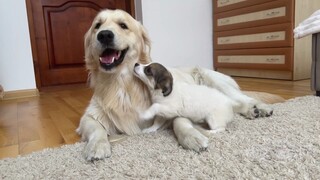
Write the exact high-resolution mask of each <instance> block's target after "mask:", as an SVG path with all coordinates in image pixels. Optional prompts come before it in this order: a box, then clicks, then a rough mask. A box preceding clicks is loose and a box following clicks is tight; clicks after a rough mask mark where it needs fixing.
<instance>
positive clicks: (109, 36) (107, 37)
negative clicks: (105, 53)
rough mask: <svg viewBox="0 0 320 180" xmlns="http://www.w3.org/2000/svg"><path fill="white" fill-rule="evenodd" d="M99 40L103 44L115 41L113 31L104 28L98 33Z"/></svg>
mask: <svg viewBox="0 0 320 180" xmlns="http://www.w3.org/2000/svg"><path fill="white" fill-rule="evenodd" d="M97 39H98V41H99V42H100V43H101V44H103V45H109V44H111V43H112V42H113V39H114V34H113V32H112V31H109V30H103V31H100V32H99V33H98V36H97Z"/></svg>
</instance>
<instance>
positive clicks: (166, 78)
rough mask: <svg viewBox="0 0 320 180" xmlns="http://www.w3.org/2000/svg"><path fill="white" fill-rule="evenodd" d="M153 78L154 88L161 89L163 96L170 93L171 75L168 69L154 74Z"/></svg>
mask: <svg viewBox="0 0 320 180" xmlns="http://www.w3.org/2000/svg"><path fill="white" fill-rule="evenodd" d="M154 79H155V81H156V85H155V89H161V90H162V94H163V96H164V97H166V96H168V95H170V94H171V92H172V86H173V77H172V75H171V73H170V72H169V71H168V70H166V69H165V71H162V72H161V73H156V74H154Z"/></svg>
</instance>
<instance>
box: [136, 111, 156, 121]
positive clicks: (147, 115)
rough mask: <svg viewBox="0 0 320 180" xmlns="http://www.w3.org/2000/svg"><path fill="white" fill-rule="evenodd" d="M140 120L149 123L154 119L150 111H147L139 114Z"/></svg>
mask: <svg viewBox="0 0 320 180" xmlns="http://www.w3.org/2000/svg"><path fill="white" fill-rule="evenodd" d="M139 118H140V119H141V120H143V121H149V120H152V119H153V114H152V113H151V112H149V111H145V112H143V113H139Z"/></svg>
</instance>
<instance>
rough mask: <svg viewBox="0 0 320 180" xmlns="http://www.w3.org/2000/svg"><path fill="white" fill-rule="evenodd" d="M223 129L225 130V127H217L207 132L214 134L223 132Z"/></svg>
mask: <svg viewBox="0 0 320 180" xmlns="http://www.w3.org/2000/svg"><path fill="white" fill-rule="evenodd" d="M225 130H226V128H217V129H212V130H209V131H208V132H209V133H210V134H216V133H220V132H223V131H225Z"/></svg>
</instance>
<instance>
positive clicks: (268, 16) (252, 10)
mask: <svg viewBox="0 0 320 180" xmlns="http://www.w3.org/2000/svg"><path fill="white" fill-rule="evenodd" d="M292 10H293V2H292V0H279V1H271V2H268V3H264V4H259V5H255V6H250V7H246V8H241V9H236V10H233V11H229V12H224V13H219V14H215V15H214V16H215V17H214V26H215V27H214V28H215V29H214V30H215V31H223V30H232V29H241V28H247V27H255V26H262V25H270V24H275V23H286V22H293V12H292Z"/></svg>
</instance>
